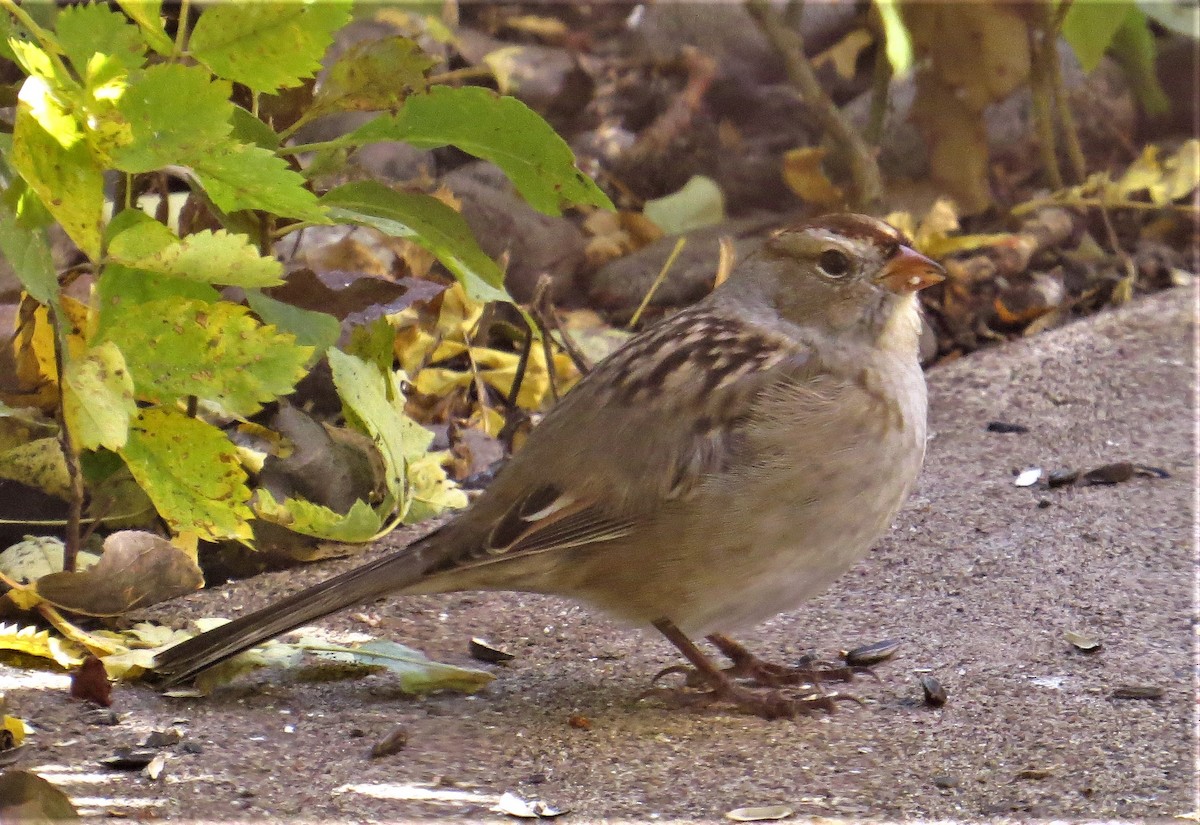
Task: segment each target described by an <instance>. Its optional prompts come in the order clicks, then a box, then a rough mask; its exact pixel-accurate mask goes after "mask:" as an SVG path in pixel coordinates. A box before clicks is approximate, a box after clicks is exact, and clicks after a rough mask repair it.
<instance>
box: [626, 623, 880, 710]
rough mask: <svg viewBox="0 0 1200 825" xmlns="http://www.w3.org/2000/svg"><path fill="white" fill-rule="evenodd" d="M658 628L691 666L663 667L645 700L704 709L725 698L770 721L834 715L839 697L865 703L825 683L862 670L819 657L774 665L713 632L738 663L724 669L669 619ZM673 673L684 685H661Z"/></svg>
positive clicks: (720, 646)
mask: <svg viewBox="0 0 1200 825" xmlns="http://www.w3.org/2000/svg"><path fill="white" fill-rule="evenodd" d="M654 626H655V627H656V628H658V630H659V631H660V632H661V633H662V634H663V635H664V636H666V637H667V639H668V640H670V642H671V643H672V644H673V645H675V647H677V648H678V649H679V652H680V653H682V654H683V655H684V658H686V659H687V660H688V662H690V663H691V667H689V666H687V665H674V666H672V667H668V668H666V669H664V670H662V671H660V672H659V673H658V674H657V675H656V676H655V677H654V680H653V681H652V682H651V688H650V689H649V690H648V691H647V692H646V693H645V694H643V698H645V697H647V696H653V697H655V698H658V699H662V700H664V701H666V702H667V703H668V704H670V705H673V706H675V707H704V706H708V705H713V704H717V703H721V702H724V703H729V704H732V705H734V706H735V707H737V708H738V709H740V710H742V711H744V712H747V713H752V714H754V715H756V716H761V717H763V718H764V719H791V718H793V717H796V716H804V715H808V714H811V713H814V712H816V711H818V710H824V711H826V712H828V713H832V712H833V710H834V708H835V707H836V703H837V702H839V701H850V702H857V703H858V704H862V702H861V700H859V699H858V697H856V696H851V695H849V694H842V693H838V692H836V691H827V690H825V689H824V687H822V684H821V683H822V682H828V681H843V682H848V681H850V679H852V678H853V676H854V674H855V672H856V671H858V670H859V669H858V668H852V667H846V666H837V665H834V664H832V663H822V662H816V661H812V662H803V663H801V664H800V665H797V666H796V667H785V666H782V665H774V664H771V663H769V662H764V661H762V660H761V659H759V658H757V657H756V656H754V655H753V654H751V653H750V652H749V651H747V650H746V649H745V648H744V647H742V646H741V645H739V644H738V643H737V642H735V641H733V640H732V639H729V638H727V637H725V636H721V635H719V634H713V635H711V636H709V637H708V640H709V641H710V642H712V643H713V645H715V646H716V647H717V648H718V649H719V650H720V651H721V652H722V653H724V654H725V655H726V656H727V657H728V658H729V659H730V661H731V662H732V663H733V664H732V665H731V666H730V667H728V668H725V669H721V668H718V667H717V666H716V665H714V664H713V663H712V662H711V661H710V660H709V659H708V657H707V656H705V655H704V654H703V653H702V652H701V651H700V649H699V648H697V647H696V645H695V644H693V643H692V641H691V640H690V639H688V638H687V636H685V635H684V634H683V632H682V631H680V630H679V628H677V627H676V626H675V625H674V623H672V622H671V621H670V620H669V619H659V620H658V621H656V622H655V623H654ZM673 674H679V675H682V676H683V677H684V683H683V684H682V685H681V686H679V687H665V686H664V687H660V686H658V682H659V681H660V680H662V679H663V677H665V676H669V675H673Z"/></svg>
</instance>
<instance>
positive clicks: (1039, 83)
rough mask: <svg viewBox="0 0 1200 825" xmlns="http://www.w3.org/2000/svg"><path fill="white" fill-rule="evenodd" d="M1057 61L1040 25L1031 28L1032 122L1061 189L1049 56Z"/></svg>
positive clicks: (1051, 176)
mask: <svg viewBox="0 0 1200 825" xmlns="http://www.w3.org/2000/svg"><path fill="white" fill-rule="evenodd" d="M1047 54H1049V55H1050V59H1051V60H1057V59H1058V56H1057V54H1056V53H1055V49H1054V42H1053V39H1052V38H1051V37H1050V36H1049V35H1048V33H1047V32H1046V30H1045V28H1044V27H1043V26H1041V25H1040V24H1034V25H1031V26H1030V27H1029V57H1030V61H1029V69H1030V75H1029V87H1030V93H1031V94H1032V95H1033V122H1034V128H1035V129H1036V130H1037V134H1038V152H1039V153H1040V154H1041V157H1042V166H1044V167H1045V169H1046V176H1047V177H1048V178H1049V183H1050V187H1051V188H1052V189H1062V187H1063V177H1062V170H1060V169H1059V168H1058V152H1057V151H1056V143H1055V140H1054V119H1053V116H1052V115H1051V109H1052V103H1053V101H1052V100H1051V98H1052V97H1053V94H1054V92H1053V88H1052V87H1051V79H1050V71H1049V70H1048V69H1047V64H1046V55H1047Z"/></svg>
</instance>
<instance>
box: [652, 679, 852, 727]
mask: <svg viewBox="0 0 1200 825" xmlns="http://www.w3.org/2000/svg"><path fill="white" fill-rule="evenodd" d="M639 698H641V699H657V700H659V701H661V702H663V703H664V704H666V705H667V706H668V707H670V708H672V709H677V708H687V709H694V708H707V707H712V706H714V705H720V704H727V705H732V706H733V707H735V708H737V709H738V710H740V711H742V712H743V713H749V714H753V715H755V716H761V717H762V718H763V719H793V718H795V717H797V716H809V715H811V714H813V713H816V712H818V711H825V712H826V713H833V712H834V711H835V710H836V708H837V703H838V702H855V703H857V704H860V705H861V704H862V700H860V699H859V698H858V697H857V696H851V695H849V694H843V693H837V692H829V693H827V692H824V691H811V692H807V693H797V692H795V691H790V690H779V689H775V688H766V689H763V688H759V689H755V688H749V687H745V686H743V685H738V684H734V683H732V682H730V683H729V684H726V685H723V686H722V687H720V688H712V689H709V690H694V689H691V688H688V687H686V686H683V687H677V688H672V687H651V688H649V689H648V690H646V691H645V692H644V693H643V694H642V695H641V697H639Z"/></svg>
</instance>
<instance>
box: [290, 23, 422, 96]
mask: <svg viewBox="0 0 1200 825" xmlns="http://www.w3.org/2000/svg"><path fill="white" fill-rule="evenodd" d="M436 62H437V61H435V60H434V59H432V58H431V57H429V55H427V54H425V53H424V52H423V51H421V49H420V47H418V46H417V44H416V43H414V42H413V41H412V40H409V39H408V38H407V37H385V38H382V39H380V40H367V41H364V42H362V43H355V44H354V45H353V46H351V47H350V48H349V49H347V50H346V51H345V52H344V53H343V54H342V56H341V57H339V58H338V59H337V62H336V63H334V64H333V65H332V66H330V67H329V72H328V74H327V76H326V77H325V78H324V79H323V80H322V81H321V86H320V88H318V89H317V93H316V96H315V98H314V100H313V110H314V111H336V110H349V111H379V110H383V109H394V108H395V107H397V106H399V105H400V103H401V102H402V101H403V100H404V98H405V97H407V96H408V94H409V92H411V91H413V90H415V89H419V88H422V87H423V86H424V83H425V72H426V71H428V70H429V69H430V67H432V66H433V65H434V64H435V63H436Z"/></svg>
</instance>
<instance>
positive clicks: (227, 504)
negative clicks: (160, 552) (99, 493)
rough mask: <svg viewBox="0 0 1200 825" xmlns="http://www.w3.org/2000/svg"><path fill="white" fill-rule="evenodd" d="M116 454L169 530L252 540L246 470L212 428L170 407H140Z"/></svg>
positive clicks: (220, 537) (216, 537) (228, 444)
mask: <svg viewBox="0 0 1200 825" xmlns="http://www.w3.org/2000/svg"><path fill="white" fill-rule="evenodd" d="M121 457H122V458H124V459H125V463H126V464H128V465H129V470H130V472H131V473H133V477H134V478H136V479H137V482H138V484H140V485H141V487H142V489H144V490H145V491H146V494H147V495H148V496H150V500H151V501H153V502H154V506H155V508H156V509H157V510H158V513H159V515H161V516H162V517H163V519H164V520H165V521H166V522H167V524H168V525H169V526H170V528H171V530H172V531H173V532H176V533H182V532H188V531H190V532H194V533H196V534H197V535H198V536H199V537H200V538H202V539H208V540H219V539H237V540H240V541H248V540H249V539H250V538H251V535H252V533H251V530H250V524H249V519H250V518H251V517H252V515H253V514H252V513H251V511H250V507H249V506H248V504H247V502H248V501H249V500H250V489H249V487H247V486H246V472H245V471H244V470H243V469H242V468H241V465H239V464H238V463H237V450H236V449H235V448H234V446H233V444H231V443H230V441H229V439H227V438H226V437H225V435H224V433H222V432H221V431H220V430H218V429H217V428H216V427H214V426H212V425H211V424H206V423H205V422H203V421H200V420H199V419H196V418H189V417H188V416H186V415H184V414H183V413H181V412H177V411H175V410H171V409H161V408H152V409H147V410H143V411H142V414H141V415H140V416H139V417H138V419H137V420H136V421H135V422H134V424H133V427H132V429H131V430H130V432H129V441H128V443H126V445H125V447H124V449H122V450H121Z"/></svg>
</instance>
